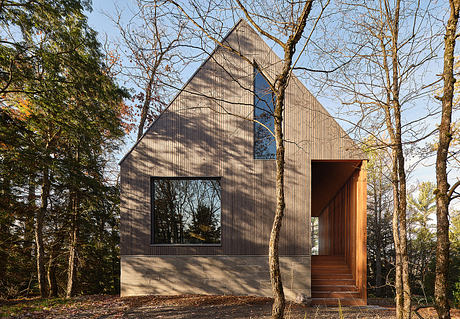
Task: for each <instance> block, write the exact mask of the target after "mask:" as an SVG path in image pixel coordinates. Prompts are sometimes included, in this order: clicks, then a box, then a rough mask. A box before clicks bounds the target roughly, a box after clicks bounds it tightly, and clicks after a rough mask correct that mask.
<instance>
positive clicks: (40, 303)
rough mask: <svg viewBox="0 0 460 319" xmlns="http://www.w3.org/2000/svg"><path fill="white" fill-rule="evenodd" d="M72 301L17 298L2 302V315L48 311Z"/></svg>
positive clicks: (0, 304)
mask: <svg viewBox="0 0 460 319" xmlns="http://www.w3.org/2000/svg"><path fill="white" fill-rule="evenodd" d="M70 303H72V300H71V299H64V298H46V299H40V298H33V299H15V300H7V301H3V302H0V317H8V316H17V315H20V314H23V313H27V312H36V311H46V310H50V309H51V308H54V307H56V306H62V305H66V304H70Z"/></svg>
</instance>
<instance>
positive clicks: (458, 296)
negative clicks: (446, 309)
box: [453, 281, 460, 308]
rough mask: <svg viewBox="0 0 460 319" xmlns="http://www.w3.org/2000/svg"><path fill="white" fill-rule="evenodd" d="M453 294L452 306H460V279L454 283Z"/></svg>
mask: <svg viewBox="0 0 460 319" xmlns="http://www.w3.org/2000/svg"><path fill="white" fill-rule="evenodd" d="M453 295H454V307H455V308H460V281H457V282H456V283H455V290H454V291H453Z"/></svg>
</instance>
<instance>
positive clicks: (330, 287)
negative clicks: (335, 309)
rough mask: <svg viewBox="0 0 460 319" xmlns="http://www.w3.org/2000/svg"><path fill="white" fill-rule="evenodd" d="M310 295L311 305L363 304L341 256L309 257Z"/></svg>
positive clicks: (348, 268) (350, 273)
mask: <svg viewBox="0 0 460 319" xmlns="http://www.w3.org/2000/svg"><path fill="white" fill-rule="evenodd" d="M311 294H312V304H313V305H331V306H337V305H338V300H339V299H340V304H341V305H352V306H358V305H364V304H365V301H364V300H363V299H361V293H360V291H359V289H358V287H357V286H356V284H355V280H354V279H353V275H352V272H351V269H350V267H349V266H348V265H347V263H346V262H345V258H344V257H343V256H321V255H320V256H312V257H311Z"/></svg>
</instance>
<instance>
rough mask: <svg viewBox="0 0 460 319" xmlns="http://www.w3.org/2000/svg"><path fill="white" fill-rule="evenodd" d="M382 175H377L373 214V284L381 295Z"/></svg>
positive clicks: (378, 294)
mask: <svg viewBox="0 0 460 319" xmlns="http://www.w3.org/2000/svg"><path fill="white" fill-rule="evenodd" d="M381 181H382V176H381V175H380V176H379V180H378V184H377V185H376V186H377V187H378V193H377V191H374V214H375V217H374V218H375V240H376V245H375V246H376V247H375V286H376V293H377V296H381V295H382V233H381V222H382V191H383V190H382V182H381Z"/></svg>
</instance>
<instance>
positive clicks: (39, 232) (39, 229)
mask: <svg viewBox="0 0 460 319" xmlns="http://www.w3.org/2000/svg"><path fill="white" fill-rule="evenodd" d="M49 196H50V182H49V169H48V167H47V166H46V165H45V167H44V168H43V177H42V185H41V196H40V200H41V203H40V208H39V209H38V210H37V214H36V218H35V252H36V256H35V258H36V261H37V280H38V289H39V290H40V296H41V297H42V298H45V297H47V294H46V274H45V261H44V260H45V248H44V244H43V221H44V219H45V215H46V210H47V208H48V199H49Z"/></svg>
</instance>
